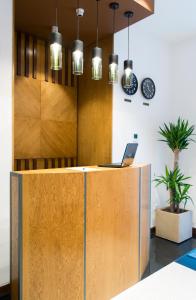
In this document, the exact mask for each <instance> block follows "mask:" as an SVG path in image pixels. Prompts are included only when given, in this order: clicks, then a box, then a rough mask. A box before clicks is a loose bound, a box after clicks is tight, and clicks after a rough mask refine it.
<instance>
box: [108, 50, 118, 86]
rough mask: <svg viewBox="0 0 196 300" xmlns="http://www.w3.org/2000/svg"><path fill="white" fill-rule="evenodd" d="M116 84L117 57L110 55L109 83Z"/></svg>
mask: <svg viewBox="0 0 196 300" xmlns="http://www.w3.org/2000/svg"><path fill="white" fill-rule="evenodd" d="M117 82H118V55H117V54H111V55H110V56H109V83H111V84H113V83H117Z"/></svg>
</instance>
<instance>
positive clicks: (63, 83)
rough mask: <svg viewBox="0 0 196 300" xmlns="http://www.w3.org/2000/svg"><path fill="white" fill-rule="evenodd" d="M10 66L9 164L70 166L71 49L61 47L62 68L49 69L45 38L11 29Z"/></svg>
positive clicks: (73, 121)
mask: <svg viewBox="0 0 196 300" xmlns="http://www.w3.org/2000/svg"><path fill="white" fill-rule="evenodd" d="M15 66H16V68H15V75H16V76H15V103H14V104H15V105H14V106H15V108H14V118H15V119H14V132H15V135H14V136H15V141H14V158H15V165H14V169H15V170H27V169H39V168H52V167H53V168H55V167H66V166H75V165H76V161H77V159H76V157H75V156H76V153H77V150H76V149H77V134H76V131H77V101H76V91H75V88H74V87H73V85H74V78H73V75H72V74H71V71H72V70H71V51H70V50H68V49H64V48H63V69H62V70H61V71H52V70H51V69H50V47H49V42H48V41H45V40H41V39H37V38H36V37H35V36H32V35H30V34H28V33H21V32H16V33H15ZM46 82H48V83H46ZM52 83H54V84H52ZM43 87H45V89H43ZM47 90H48V92H47ZM46 92H47V93H46ZM50 95H51V97H49V96H50ZM51 100H52V102H51ZM48 103H53V104H54V107H52V105H53V104H52V105H48ZM54 109H55V110H54ZM59 128H60V129H59ZM29 133H30V134H29Z"/></svg>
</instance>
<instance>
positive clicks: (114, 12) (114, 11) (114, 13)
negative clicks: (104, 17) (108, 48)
mask: <svg viewBox="0 0 196 300" xmlns="http://www.w3.org/2000/svg"><path fill="white" fill-rule="evenodd" d="M115 20H116V9H114V10H113V37H114V33H115V27H116V26H115ZM113 54H114V42H113Z"/></svg>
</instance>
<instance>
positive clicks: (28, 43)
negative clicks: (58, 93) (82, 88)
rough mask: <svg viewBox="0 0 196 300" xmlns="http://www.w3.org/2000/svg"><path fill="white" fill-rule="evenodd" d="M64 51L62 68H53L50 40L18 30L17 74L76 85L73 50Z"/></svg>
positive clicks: (66, 84)
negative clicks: (73, 70)
mask: <svg viewBox="0 0 196 300" xmlns="http://www.w3.org/2000/svg"><path fill="white" fill-rule="evenodd" d="M42 44H43V49H42ZM62 51H63V53H62V57H63V63H62V70H60V71H54V70H51V69H50V47H49V43H48V41H43V40H38V39H37V38H36V37H33V36H32V35H29V34H28V33H26V34H23V33H21V32H16V59H15V60H16V74H17V75H18V76H26V77H32V78H34V79H40V80H45V81H47V82H53V83H58V84H63V85H65V86H74V85H75V77H74V75H72V57H71V50H68V49H65V48H63V50H62Z"/></svg>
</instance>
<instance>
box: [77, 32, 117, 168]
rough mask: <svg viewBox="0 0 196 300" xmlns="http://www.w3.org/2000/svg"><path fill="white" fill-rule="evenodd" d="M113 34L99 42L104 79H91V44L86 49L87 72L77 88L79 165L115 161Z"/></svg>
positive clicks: (85, 71) (85, 70)
mask: <svg viewBox="0 0 196 300" xmlns="http://www.w3.org/2000/svg"><path fill="white" fill-rule="evenodd" d="M112 43H113V41H112V37H109V38H107V39H105V40H103V41H100V45H101V47H102V48H103V79H102V80H100V81H93V80H92V79H91V51H92V46H91V47H87V48H86V51H85V62H86V63H85V69H84V75H83V76H82V77H81V78H80V79H79V91H78V164H79V165H94V164H100V163H108V162H111V160H112V87H111V85H109V84H108V67H107V66H108V56H109V54H110V53H111V51H112Z"/></svg>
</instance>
